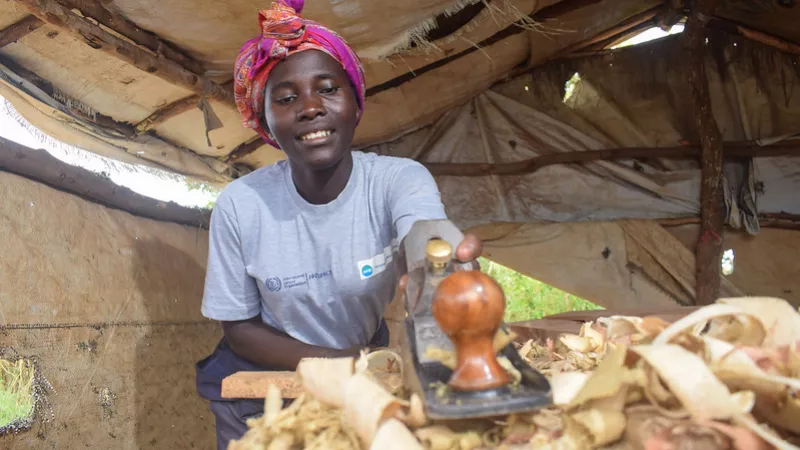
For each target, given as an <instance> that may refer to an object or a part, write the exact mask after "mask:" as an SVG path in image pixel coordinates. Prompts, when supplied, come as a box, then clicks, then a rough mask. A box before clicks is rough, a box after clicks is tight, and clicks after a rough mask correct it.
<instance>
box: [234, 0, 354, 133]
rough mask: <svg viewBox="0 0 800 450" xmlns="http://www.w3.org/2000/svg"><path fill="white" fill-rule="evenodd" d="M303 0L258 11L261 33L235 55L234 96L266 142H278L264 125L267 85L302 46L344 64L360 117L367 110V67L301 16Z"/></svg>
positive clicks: (327, 31) (340, 41) (247, 122)
mask: <svg viewBox="0 0 800 450" xmlns="http://www.w3.org/2000/svg"><path fill="white" fill-rule="evenodd" d="M303 4H304V0H277V1H275V2H273V3H272V4H271V5H270V7H269V9H264V10H261V11H259V13H258V26H259V29H260V30H261V34H260V35H259V36H257V37H255V38H253V39H250V40H249V41H247V43H245V44H244V46H243V47H242V49H241V50H239V56H238V57H237V58H236V69H235V72H234V88H233V92H234V97H235V99H236V107H237V108H238V109H239V113H241V115H242V124H243V125H244V126H245V127H248V128H253V129H254V130H256V131H257V132H258V134H259V135H260V136H261V137H262V138H264V140H265V141H267V143H269V144H270V145H273V146H275V147H277V148H280V147H279V146H278V143H277V142H276V141H275V139H274V138H273V137H272V136H271V135H270V134H269V132H268V131H267V130H265V129H264V128H263V127H262V126H261V121H260V120H259V118H260V117H262V116H263V114H264V95H265V92H264V88H265V87H266V85H267V77H268V76H269V73H270V72H271V71H272V69H273V68H274V67H275V65H276V64H278V63H279V62H281V61H283V60H284V59H286V58H287V57H288V56H289V55H292V54H294V53H297V52H301V51H303V50H311V49H314V50H321V51H323V52H325V53H327V54H329V55H330V56H332V57H333V58H334V59H336V60H337V61H339V62H340V63H341V64H342V68H344V70H345V72H347V76H348V77H349V78H350V81H351V82H352V85H353V88H354V90H355V93H356V100H357V102H358V113H357V114H358V118H357V121H356V123H358V120H360V119H361V114H362V112H363V111H364V93H365V87H364V85H365V83H364V70H363V68H362V66H361V62H360V61H359V59H358V57H357V56H356V54H355V53H354V52H353V50H352V49H351V48H350V46H349V45H347V43H346V42H345V41H344V39H342V38H341V37H340V36H339V35H338V34H336V33H335V32H334V31H332V30H330V29H328V28H325V27H324V26H322V25H320V24H318V23H316V22H314V21H311V20H307V19H303V18H302V17H300V12H301V11H302V10H303Z"/></svg>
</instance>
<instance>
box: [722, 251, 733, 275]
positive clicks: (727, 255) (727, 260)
mask: <svg viewBox="0 0 800 450" xmlns="http://www.w3.org/2000/svg"><path fill="white" fill-rule="evenodd" d="M733 258H734V255H733V249H732V248H729V249H728V250H725V251H724V252H723V253H722V274H723V275H725V276H728V275H730V274H732V273H733Z"/></svg>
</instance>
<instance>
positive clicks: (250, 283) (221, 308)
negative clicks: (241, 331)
mask: <svg viewBox="0 0 800 450" xmlns="http://www.w3.org/2000/svg"><path fill="white" fill-rule="evenodd" d="M231 209H232V208H230V204H229V203H228V202H227V199H224V198H222V196H221V198H220V199H218V201H217V205H216V206H215V207H214V210H213V211H212V212H211V224H210V227H209V238H208V267H207V269H206V280H205V291H204V293H203V305H202V314H203V316H205V317H208V318H209V319H213V320H220V321H233V320H245V319H249V318H252V317H255V316H257V315H258V314H259V313H260V312H261V299H260V297H259V294H258V287H257V286H256V284H255V280H254V279H253V278H252V277H251V276H250V274H248V273H247V268H246V265H245V261H244V254H243V252H242V240H241V234H240V229H239V224H238V222H237V220H236V216H235V214H234V213H233V212H230V210H231Z"/></svg>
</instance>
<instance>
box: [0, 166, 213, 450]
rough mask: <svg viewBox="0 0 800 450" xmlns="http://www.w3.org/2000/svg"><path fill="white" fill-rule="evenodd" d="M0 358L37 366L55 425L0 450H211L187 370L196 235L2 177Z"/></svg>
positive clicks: (198, 259) (200, 241) (196, 335)
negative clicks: (5, 354) (8, 351)
mask: <svg viewBox="0 0 800 450" xmlns="http://www.w3.org/2000/svg"><path fill="white" fill-rule="evenodd" d="M0 239H1V242H2V244H0V347H11V348H13V349H14V351H16V352H18V353H19V354H21V355H25V356H36V357H37V358H38V359H39V360H40V362H41V368H42V370H43V373H44V375H45V376H46V377H47V378H48V380H49V381H50V382H51V383H52V385H53V387H54V388H55V390H56V393H55V394H52V393H51V396H50V400H51V403H52V406H53V413H54V419H53V420H52V421H51V422H48V423H44V424H41V423H37V424H36V425H34V427H33V429H32V430H30V431H29V432H26V433H23V434H20V435H17V436H10V437H9V436H7V437H4V438H0V448H4V449H9V450H22V449H26V450H27V449H78V448H80V449H84V448H97V449H106V448H109V449H110V448H114V449H148V450H150V449H189V448H194V449H212V448H213V447H214V423H213V419H212V417H211V415H210V413H209V411H208V406H207V404H206V403H205V402H204V401H203V400H202V399H200V398H199V397H198V396H197V394H196V391H195V385H194V382H195V381H194V380H195V379H194V364H195V362H196V361H198V360H199V359H202V358H203V357H204V356H205V355H206V354H208V353H209V352H210V351H211V350H212V348H213V346H214V344H215V342H216V340H217V339H218V338H219V337H220V335H221V332H220V330H219V329H218V326H217V325H216V324H215V323H213V322H211V321H208V320H205V319H204V318H203V317H202V316H201V314H200V302H201V298H202V291H203V279H204V272H205V264H206V253H207V246H208V241H207V235H206V232H205V231H202V230H198V229H193V228H191V227H186V226H181V225H174V224H170V223H164V222H156V221H153V220H148V219H142V218H138V217H135V216H133V215H131V214H128V213H125V212H122V211H118V210H113V209H109V208H106V207H103V206H100V205H97V204H95V203H90V202H88V201H85V200H82V199H81V198H79V197H77V196H74V195H71V194H67V193H64V192H61V191H57V190H54V189H52V188H49V187H47V186H45V185H42V184H39V183H36V182H33V181H31V180H28V179H25V178H21V177H18V176H15V175H11V174H8V173H6V172H2V171H0Z"/></svg>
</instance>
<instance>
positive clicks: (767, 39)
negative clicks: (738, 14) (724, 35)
mask: <svg viewBox="0 0 800 450" xmlns="http://www.w3.org/2000/svg"><path fill="white" fill-rule="evenodd" d="M709 27H710V28H714V29H717V30H722V31H726V32H728V33H732V34H736V35H739V36H742V37H744V38H746V39H749V40H751V41H755V42H758V43H760V44H764V45H767V46H769V47H772V48H775V49H777V50H780V51H782V52H784V53H789V54H792V55H800V45H798V44H795V43H794V42H791V41H786V40H783V39H781V38H779V37H776V36H773V35H771V34H767V33H764V32H762V31H758V30H754V29H752V28H748V27H745V26H743V25H739V24H738V23H736V22H731V21H729V20H727V19H722V18H720V17H714V20H712V21H711V22H709Z"/></svg>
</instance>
